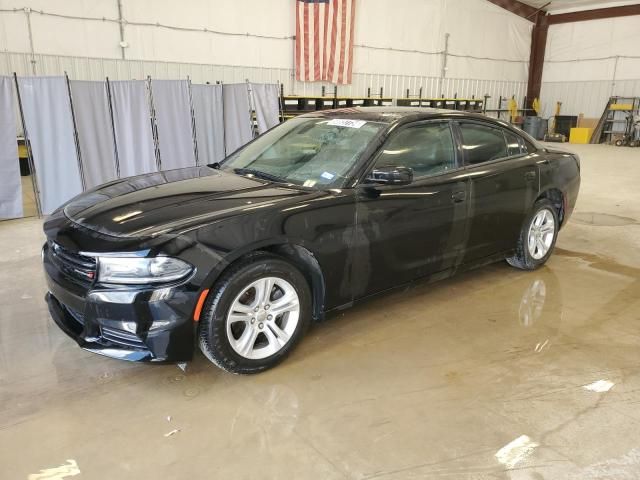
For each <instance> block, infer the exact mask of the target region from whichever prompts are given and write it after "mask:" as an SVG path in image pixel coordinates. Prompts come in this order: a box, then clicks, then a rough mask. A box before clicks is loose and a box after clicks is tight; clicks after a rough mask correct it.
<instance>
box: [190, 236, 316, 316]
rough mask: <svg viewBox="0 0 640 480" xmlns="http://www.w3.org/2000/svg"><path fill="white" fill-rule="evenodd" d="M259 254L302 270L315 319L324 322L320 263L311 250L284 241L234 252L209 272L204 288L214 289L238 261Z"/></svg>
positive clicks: (257, 245)
mask: <svg viewBox="0 0 640 480" xmlns="http://www.w3.org/2000/svg"><path fill="white" fill-rule="evenodd" d="M258 252H267V253H272V254H275V255H277V256H279V257H282V258H283V259H285V260H287V261H288V262H290V263H291V264H292V265H293V266H295V267H296V268H297V269H298V270H300V272H301V273H302V274H303V275H304V277H305V279H306V280H307V283H308V284H309V288H310V289H311V296H312V315H313V319H314V320H322V319H323V318H324V304H325V291H326V285H325V280H324V274H323V272H322V268H321V267H320V263H319V262H318V260H317V259H316V257H315V255H314V254H313V252H311V251H310V250H308V249H307V248H305V247H303V246H302V245H299V244H296V243H291V242H289V241H286V240H284V239H281V240H272V241H271V242H261V243H259V244H254V245H251V246H248V247H246V248H243V249H240V250H237V251H234V252H233V253H231V254H230V255H228V256H227V257H225V258H224V261H223V262H220V264H218V265H217V266H216V267H214V268H213V269H212V270H211V271H210V272H209V274H208V275H207V278H206V280H205V281H204V283H203V287H202V288H203V289H206V288H212V287H213V286H215V284H216V282H217V281H218V279H219V278H220V277H221V276H222V275H223V274H224V273H225V272H226V271H227V270H229V269H230V268H231V267H232V266H233V265H235V264H236V263H237V262H238V261H240V260H242V259H244V258H246V256H247V255H251V254H253V253H258Z"/></svg>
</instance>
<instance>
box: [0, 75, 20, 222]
mask: <svg viewBox="0 0 640 480" xmlns="http://www.w3.org/2000/svg"><path fill="white" fill-rule="evenodd" d="M14 112H15V104H14V102H13V79H12V78H10V77H0V218H18V217H22V216H23V212H22V183H21V179H20V164H19V163H18V162H19V161H18V142H17V139H16V118H15V115H14Z"/></svg>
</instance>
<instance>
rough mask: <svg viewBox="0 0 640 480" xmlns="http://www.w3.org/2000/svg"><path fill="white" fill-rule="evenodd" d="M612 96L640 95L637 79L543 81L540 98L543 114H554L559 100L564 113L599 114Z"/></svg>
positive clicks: (590, 115) (547, 115) (639, 85)
mask: <svg viewBox="0 0 640 480" xmlns="http://www.w3.org/2000/svg"><path fill="white" fill-rule="evenodd" d="M611 96H620V97H622V96H634V97H637V96H640V79H637V80H620V81H617V82H615V85H614V84H613V82H611V81H607V80H596V81H585V82H544V83H543V84H542V91H541V93H540V98H541V99H542V106H543V113H542V116H543V117H549V116H551V115H553V113H554V109H555V104H556V102H557V101H560V102H562V110H561V113H562V114H564V115H579V114H580V113H582V114H584V116H585V117H599V116H600V115H602V112H603V111H604V108H605V106H606V104H607V101H608V100H609V97H611Z"/></svg>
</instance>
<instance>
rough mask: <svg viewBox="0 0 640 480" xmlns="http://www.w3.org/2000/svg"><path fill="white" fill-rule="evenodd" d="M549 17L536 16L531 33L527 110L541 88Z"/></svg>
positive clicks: (540, 13)
mask: <svg viewBox="0 0 640 480" xmlns="http://www.w3.org/2000/svg"><path fill="white" fill-rule="evenodd" d="M548 18H549V17H548V16H546V15H545V14H544V12H539V13H537V14H536V17H535V22H536V24H535V25H534V27H533V30H532V31H531V52H530V53H529V78H528V81H527V102H528V105H527V108H531V107H532V104H533V100H534V99H536V98H540V88H541V87H542V69H543V66H544V51H545V49H546V48H547V32H548V31H549V24H548V23H547V19H548Z"/></svg>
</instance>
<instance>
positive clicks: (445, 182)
mask: <svg viewBox="0 0 640 480" xmlns="http://www.w3.org/2000/svg"><path fill="white" fill-rule="evenodd" d="M458 157H459V156H458V152H457V148H456V144H455V142H454V139H453V131H452V129H451V125H450V123H449V122H448V121H427V122H420V123H416V124H410V125H408V126H405V127H403V128H402V129H400V130H399V131H397V132H394V133H393V134H392V136H391V137H390V138H389V139H388V140H387V142H386V143H385V145H383V147H382V150H381V151H380V152H379V154H378V155H377V157H376V158H375V161H374V165H373V166H372V168H376V167H379V166H402V167H408V168H411V169H412V170H413V175H414V179H413V182H411V183H410V184H409V185H377V184H372V183H363V184H361V185H359V186H358V187H357V210H356V218H357V221H356V228H357V235H356V238H357V249H356V252H357V254H356V259H355V265H354V266H355V268H356V275H355V277H354V278H355V281H354V285H353V288H354V296H355V298H358V297H362V296H364V295H367V294H372V293H376V292H379V291H382V290H385V289H388V288H391V287H394V286H397V285H401V284H403V283H407V282H410V281H412V280H414V279H416V278H420V277H424V276H430V275H432V274H434V273H437V272H441V271H444V270H447V269H448V268H450V267H452V266H453V265H454V264H455V263H456V261H457V260H459V256H460V254H461V252H462V246H463V241H464V229H465V222H466V218H467V212H466V210H467V198H468V193H467V181H466V180H464V179H463V180H460V179H459V178H458V176H459V174H460V173H461V171H462V168H461V167H462V165H461V163H459V158H458Z"/></svg>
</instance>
